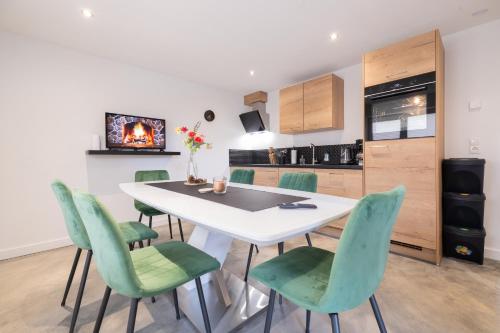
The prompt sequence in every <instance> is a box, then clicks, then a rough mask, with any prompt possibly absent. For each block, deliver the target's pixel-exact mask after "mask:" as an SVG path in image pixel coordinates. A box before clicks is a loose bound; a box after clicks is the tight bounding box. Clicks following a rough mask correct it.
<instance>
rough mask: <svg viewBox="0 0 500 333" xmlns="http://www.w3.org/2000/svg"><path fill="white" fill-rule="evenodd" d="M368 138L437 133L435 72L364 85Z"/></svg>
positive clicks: (390, 138) (417, 135)
mask: <svg viewBox="0 0 500 333" xmlns="http://www.w3.org/2000/svg"><path fill="white" fill-rule="evenodd" d="M365 122H366V126H365V130H366V139H367V140H368V141H377V140H393V139H409V138H421V137H432V136H435V133H436V72H430V73H425V74H421V75H417V76H413V77H409V78H405V79H401V80H397V81H391V82H388V83H383V84H379V85H375V86H371V87H367V88H365Z"/></svg>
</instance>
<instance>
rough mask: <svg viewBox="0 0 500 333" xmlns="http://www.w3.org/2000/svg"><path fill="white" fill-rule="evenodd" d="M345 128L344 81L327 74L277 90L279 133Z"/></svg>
mask: <svg viewBox="0 0 500 333" xmlns="http://www.w3.org/2000/svg"><path fill="white" fill-rule="evenodd" d="M342 128H344V80H342V79H341V78H339V77H337V76H335V75H333V74H329V75H325V76H322V77H320V78H317V79H314V80H310V81H307V82H304V83H301V84H297V85H294V86H291V87H287V88H284V89H281V90H280V132H281V133H287V134H293V133H301V132H304V131H314V130H321V129H342Z"/></svg>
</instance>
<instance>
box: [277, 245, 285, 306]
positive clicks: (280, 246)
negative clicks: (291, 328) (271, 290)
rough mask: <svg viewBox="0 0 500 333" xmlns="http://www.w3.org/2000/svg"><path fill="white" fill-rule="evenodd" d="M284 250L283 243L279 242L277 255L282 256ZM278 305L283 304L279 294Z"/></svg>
mask: <svg viewBox="0 0 500 333" xmlns="http://www.w3.org/2000/svg"><path fill="white" fill-rule="evenodd" d="M284 250H285V243H284V242H280V243H278V255H282V254H283V252H284ZM278 303H280V305H281V304H283V296H281V294H280V295H279V296H278Z"/></svg>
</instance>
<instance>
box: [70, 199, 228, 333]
mask: <svg viewBox="0 0 500 333" xmlns="http://www.w3.org/2000/svg"><path fill="white" fill-rule="evenodd" d="M73 198H74V201H75V204H76V207H77V208H78V212H79V213H80V216H81V217H82V220H83V223H84V224H85V229H86V230H87V233H88V236H89V239H90V244H91V245H92V250H93V252H94V257H95V262H96V265H97V270H98V272H99V274H100V276H101V277H102V279H103V280H104V282H105V283H106V291H105V293H104V297H103V300H102V304H101V308H100V310H99V315H98V318H97V321H96V324H95V328H94V332H98V331H99V329H100V326H101V323H102V319H103V317H104V312H105V311H106V306H107V303H108V300H109V296H110V294H111V290H115V292H117V293H118V294H120V295H123V296H127V297H130V298H131V306H130V313H129V320H128V326H127V332H133V331H134V326H135V317H136V314H137V306H138V303H139V300H140V299H141V298H144V297H152V296H155V295H159V294H163V293H166V292H172V293H173V296H174V304H175V308H176V314H177V319H179V318H180V317H179V308H178V301H177V292H176V288H177V287H179V286H181V285H182V284H184V283H186V282H189V281H191V280H193V279H194V280H195V282H196V287H197V290H198V297H199V301H200V305H201V310H202V315H203V319H204V321H205V329H206V331H207V332H210V331H211V329H210V321H209V319H208V314H207V309H206V304H205V298H204V296H203V288H202V285H201V281H200V276H202V275H204V274H205V273H208V272H212V271H214V270H217V269H219V268H220V264H219V262H218V261H217V259H215V258H213V257H211V256H209V255H208V254H206V253H204V252H203V251H201V250H198V249H197V248H195V247H193V246H191V245H189V244H187V243H183V242H179V241H170V242H167V243H162V244H158V245H154V246H149V247H145V248H142V249H137V250H134V251H132V252H130V251H128V249H127V246H126V241H125V239H124V238H123V235H122V233H121V232H120V229H119V227H118V224H117V223H116V222H115V221H114V219H113V218H112V217H111V215H110V214H109V213H108V212H107V210H106V209H105V208H104V207H103V206H102V204H101V203H100V202H99V201H98V200H97V199H96V198H95V197H94V196H93V195H91V194H86V193H81V192H76V193H74V194H73Z"/></svg>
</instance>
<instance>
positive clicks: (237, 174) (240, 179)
mask: <svg viewBox="0 0 500 333" xmlns="http://www.w3.org/2000/svg"><path fill="white" fill-rule="evenodd" d="M254 176H255V171H254V170H253V169H235V170H233V172H231V177H230V178H229V181H230V182H231V183H238V184H248V185H253V179H254Z"/></svg>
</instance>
